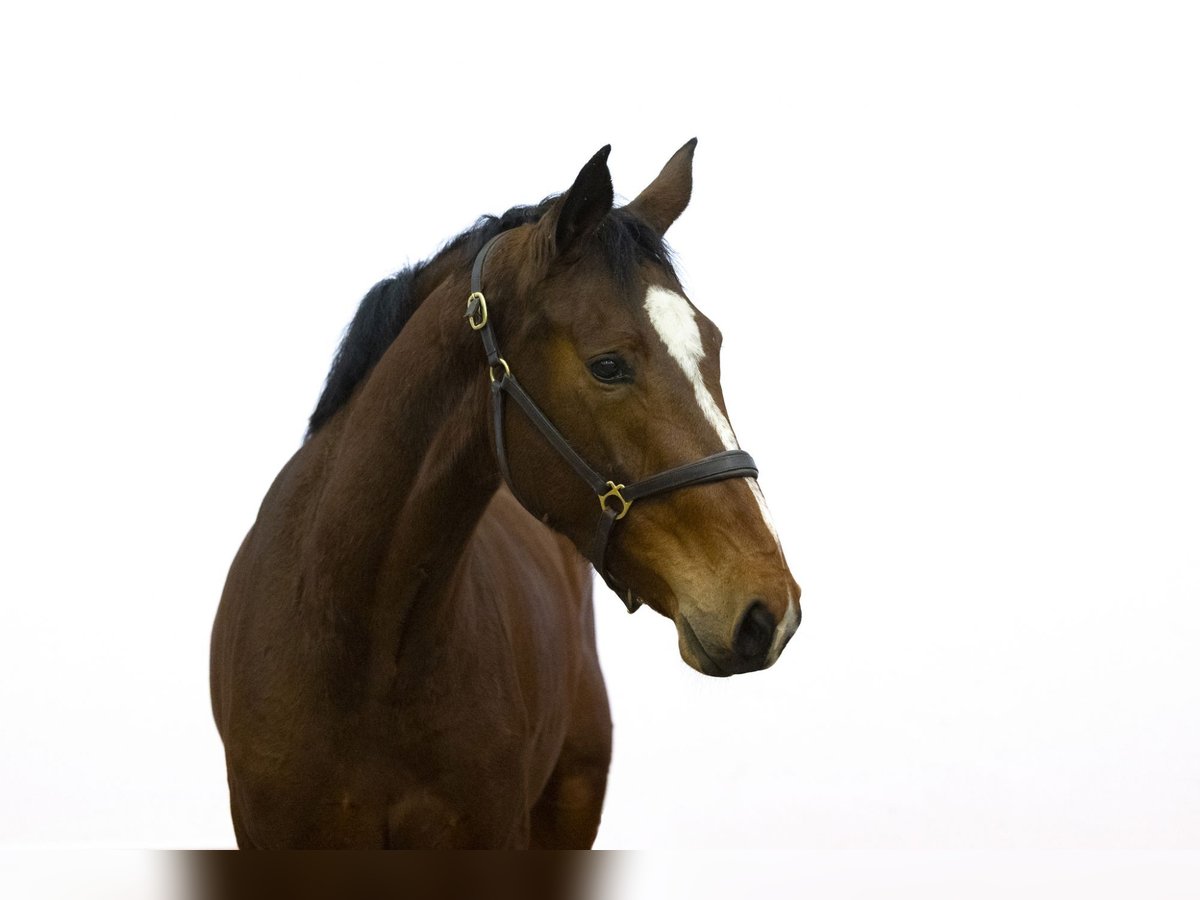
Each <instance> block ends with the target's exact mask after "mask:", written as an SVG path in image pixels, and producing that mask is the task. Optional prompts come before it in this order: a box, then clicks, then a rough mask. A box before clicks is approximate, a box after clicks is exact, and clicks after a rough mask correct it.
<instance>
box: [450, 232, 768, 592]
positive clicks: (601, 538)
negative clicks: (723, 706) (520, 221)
mask: <svg viewBox="0 0 1200 900" xmlns="http://www.w3.org/2000/svg"><path fill="white" fill-rule="evenodd" d="M500 237H501V235H496V236H495V237H493V238H492V239H491V240H490V241H488V242H487V243H486V244H484V245H483V247H482V248H481V249H480V251H479V253H477V254H476V255H475V262H474V264H473V265H472V266H471V294H470V296H469V297H467V311H466V315H465V316H464V318H466V320H467V323H468V324H469V325H470V326H471V328H472V330H474V331H475V332H476V333H477V334H478V335H479V336H480V338H481V339H482V341H483V349H484V352H485V353H486V354H487V368H488V379H489V381H490V382H491V386H492V425H493V429H492V430H493V433H494V435H495V440H496V459H497V461H498V462H499V465H500V474H501V475H503V476H504V481H505V483H506V484H507V485H508V487H509V490H511V491H512V492H513V495H514V496H516V493H517V492H516V488H515V487H514V486H513V480H512V471H511V470H510V468H509V464H508V451H507V449H506V447H505V443H504V409H505V402H504V397H505V395H507V396H509V397H510V398H512V400H513V401H514V402H515V403H516V404H517V406H519V407H520V408H521V411H522V412H524V413H525V416H526V417H527V418H528V419H529V421H530V422H531V423H533V425H534V427H535V428H537V430H538V431H539V432H541V434H542V437H544V438H545V439H546V441H547V442H548V443H549V444H550V446H552V447H553V448H554V449H555V450H557V451H558V454H559V456H561V457H562V458H563V459H564V460H566V462H567V464H568V465H569V466H570V467H571V468H572V469H574V470H575V474H577V475H578V476H579V477H580V478H582V479H583V480H584V481H585V482H586V483H587V485H588V487H589V488H591V490H592V492H593V493H594V494H595V495H596V498H597V499H598V500H599V501H600V515H599V518H598V519H597V521H596V527H595V529H594V531H593V533H592V540H591V542H590V544H589V546H588V554H587V555H588V559H589V560H590V561H591V563H592V565H593V566H594V567H595V569H596V571H597V572H599V573H600V577H601V578H603V579H604V582H605V584H607V585H608V586H609V587H610V588H612V590H613V591H614V592H616V594H617V595H618V596H619V597H620V598H621V599H622V600H623V601H624V602H625V606H626V607H627V608H628V609H629V611H630V612H631V613H632V612H636V611H637V609H638V607H639V606H641V603H642V602H641V600H640V599H638V598H637V597H636V596H634V594H633V591H631V590H630V589H629V588H627V587H626V586H625V585H623V584H621V583H620V582H619V581H617V579H616V578H614V577H613V575H612V573H610V572H609V571H608V566H607V564H606V557H607V555H608V544H609V540H610V539H611V537H612V532H613V528H614V526H615V525H616V523H617V522H619V521H620V520H621V519H623V518H625V516H626V515H627V514H628V513H629V509H630V507H631V506H632V505H633V503H634V502H635V501H637V500H642V499H645V498H646V497H653V496H654V495H655V494H664V493H667V492H668V491H674V490H678V489H679V488H684V487H690V486H691V485H695V484H706V483H708V482H712V481H721V480H723V479H725V478H757V477H758V467H757V466H755V464H754V459H753V458H752V457H751V456H750V454H749V453H746V452H745V451H743V450H725V451H723V452H721V453H714V454H712V455H711V456H706V457H704V458H703V459H699V460H696V461H695V462H690V463H686V464H684V465H682V466H676V467H675V468H673V469H667V470H665V471H663V472H659V473H658V474H657V475H651V476H649V477H648V478H644V479H642V480H641V481H636V482H634V483H632V484H630V485H628V486H626V485H624V484H618V483H616V482H615V481H613V480H611V479H607V478H605V477H604V476H602V475H601V474H600V473H598V472H597V471H596V470H595V469H593V468H592V467H591V466H590V465H589V464H588V463H587V461H586V460H585V459H584V458H583V457H582V456H580V455H579V453H578V452H577V451H576V450H575V448H574V447H572V446H571V444H570V442H569V441H568V440H567V439H566V438H565V437H564V436H563V434H562V432H561V431H559V430H558V429H557V428H555V427H554V423H553V422H551V421H550V420H549V419H548V418H547V417H546V415H545V413H543V412H542V411H541V409H539V408H538V405H537V404H536V403H534V401H533V398H532V397H530V396H529V394H527V393H526V392H525V389H524V388H522V387H521V385H520V383H519V382H518V381H517V379H516V376H515V375H513V373H512V369H511V368H510V367H509V365H508V363H507V362H506V361H505V360H504V357H502V356H501V355H500V348H499V347H498V346H497V344H496V333H495V331H493V329H492V323H491V321H490V320H489V318H488V307H487V300H486V299H485V297H484V295H483V288H482V285H483V264H484V261H485V260H486V259H487V254H488V251H489V250H491V249H492V245H493V244H495V243H496V241H497V240H498V239H499V238H500Z"/></svg>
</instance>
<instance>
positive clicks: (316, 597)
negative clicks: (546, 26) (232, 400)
mask: <svg viewBox="0 0 1200 900" xmlns="http://www.w3.org/2000/svg"><path fill="white" fill-rule="evenodd" d="M695 146H696V141H695V140H694V139H693V140H692V141H689V142H688V143H687V144H685V145H684V146H683V147H682V148H681V149H680V150H679V151H677V152H676V153H675V154H674V156H672V157H671V159H670V161H668V163H667V164H666V166H665V167H664V168H663V169H662V171H661V173H660V174H659V175H658V176H657V178H655V180H654V181H653V182H652V183H651V184H650V185H649V186H648V187H647V188H646V189H645V190H644V191H643V192H642V193H641V194H639V195H638V196H637V198H636V199H635V200H633V201H632V202H631V203H629V204H627V205H625V206H622V207H614V205H613V187H612V179H611V176H610V175H609V170H608V164H607V160H608V153H609V148H608V147H605V148H603V149H602V150H600V151H599V152H598V153H597V154H596V155H595V156H594V157H592V159H591V160H590V161H588V163H587V164H586V165H584V167H583V168H582V169H581V170H580V172H579V175H578V177H577V178H576V179H575V181H574V183H573V184H572V185H571V187H570V188H569V189H568V190H567V191H566V192H565V193H563V194H560V195H552V196H551V197H549V198H547V199H546V200H543V201H542V202H541V203H539V204H537V205H534V206H524V207H514V208H513V209H511V210H509V211H508V212H506V213H505V214H504V215H502V216H500V217H498V218H497V217H486V216H485V217H484V218H482V219H480V220H479V221H478V222H477V223H476V225H475V226H474V227H472V228H471V229H469V230H467V231H466V232H464V233H463V234H461V235H459V236H458V237H456V238H454V239H453V240H451V241H450V242H449V243H448V244H447V245H446V246H445V247H444V248H443V249H442V250H441V251H440V252H438V253H437V254H436V255H434V256H433V257H432V258H430V259H429V260H428V261H426V262H424V263H421V264H418V265H415V266H412V267H411V268H408V269H406V270H404V271H402V272H400V273H398V274H396V275H394V276H392V277H391V278H388V279H386V280H384V281H383V282H381V283H379V284H378V285H376V286H375V287H374V288H372V290H371V291H370V292H369V293H368V294H367V295H366V297H365V298H364V299H363V301H362V303H361V305H360V307H359V309H358V311H357V313H356V314H355V316H354V319H353V321H352V322H351V324H350V326H349V328H348V329H347V331H346V334H345V336H344V338H343V340H342V343H341V346H340V348H339V349H338V351H337V354H336V357H335V359H334V363H333V366H332V368H331V370H330V372H329V376H328V379H327V381H326V385H325V389H324V392H323V394H322V396H321V398H320V400H319V401H318V403H317V406H316V409H315V411H314V412H313V415H312V417H311V419H310V422H309V430H308V435H307V437H306V439H305V441H304V443H303V444H302V446H301V447H300V449H299V450H297V451H296V453H295V455H294V456H293V457H292V458H291V459H290V460H289V461H288V463H287V464H286V465H285V466H284V467H283V469H282V471H280V473H279V475H278V476H277V477H276V479H275V481H274V483H273V484H272V485H271V488H270V490H269V491H268V492H267V495H266V498H265V499H264V500H263V503H262V506H261V508H260V510H259V513H258V517H257V519H256V521H255V522H254V524H253V526H252V527H251V529H250V532H249V533H248V534H247V535H246V538H245V540H244V541H243V543H242V545H241V548H240V549H239V550H238V553H237V556H236V558H235V559H234V561H233V565H232V567H231V568H230V571H229V576H228V580H227V582H226V585H225V590H224V593H223V594H222V597H221V603H220V607H219V609H218V611H217V615H216V621H215V623H214V626H213V634H212V656H211V688H212V701H213V711H214V715H215V718H216V723H217V728H218V731H219V732H220V735H221V738H222V740H223V741H224V744H225V756H226V763H227V767H228V775H229V792H230V805H231V811H232V817H233V826H234V831H235V834H236V837H237V842H238V845H239V846H240V847H256V848H289V847H331V848H334V847H346V848H372V847H400V848H443V847H445V848H482V847H495V848H519V847H540V848H586V847H590V846H591V845H592V842H593V841H594V839H595V836H596V830H597V828H598V826H599V822H600V811H601V806H602V803H603V800H604V792H605V785H606V781H607V777H608V766H609V760H610V755H611V747H612V723H611V718H610V713H609V706H608V699H607V695H606V693H605V688H604V681H603V678H602V677H601V673H600V666H599V663H598V661H597V657H596V641H595V627H594V622H593V607H592V599H593V598H592V578H591V569H590V568H589V565H588V563H587V562H586V561H585V559H584V557H587V558H589V559H591V560H592V563H593V565H594V566H595V568H596V569H597V570H598V571H599V572H600V574H601V575H602V576H603V577H604V579H605V581H606V582H607V583H608V584H609V586H610V587H612V588H613V589H614V590H616V591H617V592H618V594H619V596H621V598H622V599H623V600H624V601H625V602H626V603H627V605H629V607H630V610H631V611H633V610H634V609H636V608H637V607H638V606H639V605H640V604H642V603H644V604H645V605H647V606H649V607H651V608H652V609H654V610H655V611H656V612H658V613H660V614H662V615H664V616H667V617H669V618H670V619H671V620H672V621H673V622H674V623H675V626H676V629H677V632H678V637H679V652H680V655H681V656H682V658H683V659H684V661H685V662H686V663H687V664H688V665H690V666H692V667H693V668H695V669H697V670H699V671H700V672H703V673H704V674H707V675H716V676H724V675H731V674H735V673H740V672H749V671H754V670H758V669H763V668H766V667H767V666H770V665H772V664H773V663H774V662H775V661H776V659H778V657H779V654H780V653H781V651H782V650H783V647H784V645H785V644H786V643H787V641H788V639H789V638H790V637H791V635H792V633H793V632H794V631H795V629H796V626H797V625H798V623H799V619H800V605H799V598H800V589H799V587H798V586H797V584H796V582H795V580H794V579H793V578H792V575H791V573H790V571H789V569H788V566H787V563H786V562H785V560H784V556H783V550H782V548H781V546H780V543H779V539H778V536H777V535H776V533H775V530H774V528H773V526H772V525H771V524H770V521H769V518H768V516H767V512H766V506H765V504H764V502H763V497H762V494H761V493H760V491H759V489H758V484H757V481H756V480H755V475H756V474H757V469H756V468H755V467H754V462H753V460H752V459H751V458H750V456H749V455H748V454H746V453H745V452H744V451H742V450H741V449H740V448H739V447H738V445H737V441H736V438H735V437H734V433H733V430H732V428H731V427H730V425H729V420H728V418H727V415H726V412H725V405H724V400H723V398H722V394H721V389H720V384H719V375H720V373H719V368H718V351H719V348H720V341H721V336H720V333H719V331H718V330H717V329H716V327H715V326H714V325H713V324H712V323H711V322H710V321H709V320H708V319H707V318H705V317H704V316H703V315H701V314H700V313H699V312H698V311H697V310H696V309H695V307H694V306H692V304H691V303H690V301H689V300H688V299H687V298H686V296H685V295H684V292H683V288H682V287H681V285H680V282H679V279H678V277H677V276H676V273H675V270H674V268H673V266H672V262H671V256H670V253H669V251H668V249H667V247H666V245H665V244H664V242H663V235H664V233H665V232H666V230H667V228H668V227H669V226H670V225H671V223H672V222H674V221H675V219H676V218H677V217H678V216H679V214H680V213H682V212H683V210H684V208H685V207H686V206H687V204H688V201H689V199H690V197H691V191H692V156H693V152H694V150H695ZM518 376H519V377H520V379H521V380H520V381H518V380H517V379H518ZM506 411H507V415H506ZM597 500H599V504H597Z"/></svg>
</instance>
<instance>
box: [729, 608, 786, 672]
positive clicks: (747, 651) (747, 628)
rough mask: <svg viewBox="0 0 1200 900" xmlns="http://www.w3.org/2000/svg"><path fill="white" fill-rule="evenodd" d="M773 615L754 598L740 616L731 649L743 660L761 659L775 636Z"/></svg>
mask: <svg viewBox="0 0 1200 900" xmlns="http://www.w3.org/2000/svg"><path fill="white" fill-rule="evenodd" d="M775 625H776V622H775V617H774V616H773V615H771V613H770V612H769V611H768V610H767V607H766V605H765V604H764V603H763V602H762V601H761V600H755V601H754V602H753V603H751V604H750V608H749V609H747V610H746V614H745V615H744V616H742V621H741V622H740V623H738V627H737V631H735V632H734V635H733V650H734V652H735V653H737V655H738V656H740V657H741V658H742V659H744V660H762V659H765V658H766V655H767V651H768V650H770V649H771V640H772V638H774V637H775Z"/></svg>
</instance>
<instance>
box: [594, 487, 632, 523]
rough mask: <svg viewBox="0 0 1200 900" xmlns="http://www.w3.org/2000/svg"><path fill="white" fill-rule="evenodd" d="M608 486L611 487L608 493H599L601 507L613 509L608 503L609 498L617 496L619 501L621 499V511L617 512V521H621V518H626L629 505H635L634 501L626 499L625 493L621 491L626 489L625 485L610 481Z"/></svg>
mask: <svg viewBox="0 0 1200 900" xmlns="http://www.w3.org/2000/svg"><path fill="white" fill-rule="evenodd" d="M608 487H609V492H608V493H607V494H600V495H599V497H600V508H601V509H603V510H608V509H611V507H610V506H609V505H608V498H609V497H616V498H617V499H618V500H619V501H621V511H620V512H619V513H617V521H620V520H621V519H623V518H625V514H626V513H627V512H629V507H631V506H633V501H632V500H626V499H625V497H624V495H623V494H622V493H621V491H623V490H625V485H623V484H616V483H614V482H612V481H610V482H609V483H608ZM614 511H615V510H614Z"/></svg>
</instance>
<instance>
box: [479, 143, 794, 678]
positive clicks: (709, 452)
mask: <svg viewBox="0 0 1200 900" xmlns="http://www.w3.org/2000/svg"><path fill="white" fill-rule="evenodd" d="M695 146H696V142H695V140H692V141H689V142H688V143H687V144H685V145H684V146H683V147H682V148H681V149H680V150H679V151H678V152H676V153H675V155H674V156H672V157H671V159H670V160H669V161H668V162H667V164H666V166H665V167H664V168H663V169H662V171H661V173H660V174H659V175H658V177H657V178H655V179H654V181H653V182H652V183H651V184H650V185H649V186H648V187H647V188H646V189H645V190H644V191H642V192H641V193H640V194H639V195H638V196H637V198H636V199H635V200H633V201H632V202H631V203H629V204H628V205H626V206H623V207H614V205H613V187H612V179H611V176H610V174H609V170H608V165H607V158H608V152H609V148H608V147H605V148H604V149H602V150H601V151H600V152H598V153H597V154H596V155H595V156H594V157H592V159H591V160H589V161H588V163H587V164H586V165H584V167H583V169H582V170H581V171H580V172H579V175H578V177H577V178H576V179H575V182H574V183H573V184H572V185H571V187H570V188H569V189H568V190H567V191H566V192H565V193H563V194H562V195H560V196H559V197H558V198H557V199H556V200H554V201H553V202H551V203H550V204H549V206H548V207H547V209H546V212H545V213H544V215H542V216H541V217H540V218H538V219H537V220H536V221H532V222H527V223H525V224H522V225H520V226H519V227H516V228H513V229H511V230H509V231H506V232H504V233H503V234H502V235H501V236H500V237H499V239H498V240H496V241H495V246H494V247H492V248H491V249H490V250H488V249H485V250H484V251H482V252H481V257H480V258H479V260H478V265H477V266H476V280H477V281H480V282H481V284H482V285H483V286H484V287H485V290H486V297H487V301H486V302H488V303H490V304H491V308H492V316H491V322H492V324H489V325H487V326H483V325H482V318H483V316H482V314H481V312H480V310H479V308H478V302H477V303H476V306H475V307H474V308H471V309H470V310H469V311H470V312H471V314H472V318H471V321H472V324H473V326H479V327H486V329H487V332H488V333H489V334H493V340H494V342H495V344H496V346H497V347H498V348H499V349H497V350H496V351H495V352H494V353H492V352H490V351H489V352H490V359H491V360H492V363H491V368H490V371H491V372H492V378H493V384H494V385H496V388H495V389H494V392H496V393H497V394H498V397H497V402H498V403H500V404H501V409H500V410H499V411H498V414H497V416H496V418H495V422H496V423H498V424H497V425H495V426H494V429H496V430H498V431H499V433H498V434H497V435H496V438H497V441H496V444H497V447H498V451H497V453H498V455H499V456H500V465H501V468H502V470H504V472H505V475H506V477H507V478H508V480H509V482H510V485H511V487H512V490H513V493H514V494H515V495H516V496H517V497H518V498H519V499H520V501H521V502H522V503H523V504H524V505H525V507H526V508H527V509H528V510H529V511H530V512H532V513H533V514H534V515H536V516H538V517H539V518H541V519H543V520H544V521H545V522H547V523H548V524H549V525H550V526H552V527H553V528H555V529H557V530H558V531H560V532H561V533H563V534H565V535H566V536H567V537H569V538H570V539H571V540H572V541H573V542H574V544H575V545H576V547H578V548H579V549H580V551H581V552H583V553H584V554H585V555H587V556H589V558H591V559H592V560H593V562H594V563H595V565H596V566H597V569H598V570H599V571H600V572H601V574H602V575H603V576H604V577H605V579H606V580H607V581H608V583H609V584H610V586H612V587H614V588H615V589H617V590H618V591H619V592H622V593H624V594H626V600H627V602H629V603H630V604H631V610H632V609H633V608H636V605H637V604H638V603H639V602H644V603H645V604H646V605H648V606H650V607H651V608H653V609H654V610H656V611H657V612H659V613H661V614H662V615H664V616H667V617H668V618H670V619H671V620H672V621H673V622H674V623H675V626H676V630H677V631H678V636H679V651H680V654H681V656H682V657H683V659H684V660H685V661H686V662H687V663H688V664H689V665H690V666H692V667H693V668H695V669H697V670H698V671H700V672H703V673H705V674H707V675H731V674H735V673H740V672H749V671H755V670H758V669H763V668H766V667H768V666H770V665H772V664H773V663H774V662H775V661H776V659H778V657H779V654H780V653H781V652H782V650H783V648H784V645H785V644H786V643H787V641H788V640H789V638H790V637H791V636H792V634H793V632H794V631H795V629H796V627H797V625H798V624H799V621H800V603H799V601H800V588H799V587H798V585H797V584H796V581H795V579H794V578H793V577H792V574H791V572H790V571H789V569H788V566H787V562H786V561H785V559H784V554H783V550H782V547H781V545H780V541H779V537H778V535H777V533H776V531H775V529H774V527H773V526H772V524H771V521H770V518H769V515H768V512H767V508H766V504H765V502H764V500H763V495H762V493H761V491H760V490H759V487H758V483H757V481H756V480H755V478H754V477H753V474H755V473H756V472H757V470H756V469H754V467H753V461H752V460H750V459H749V456H748V455H747V454H745V453H741V452H740V448H739V447H738V443H737V439H736V437H735V436H734V432H733V428H732V426H731V425H730V423H729V417H728V414H727V412H726V408H725V401H724V398H723V396H722V393H721V370H720V351H721V332H720V331H719V330H718V328H717V326H716V325H714V324H713V322H712V321H710V320H709V319H708V318H707V317H706V316H705V315H704V314H703V313H701V312H700V311H699V310H698V309H696V307H695V306H694V305H693V304H692V302H691V301H690V300H689V299H688V297H687V294H686V293H685V291H684V289H683V287H682V285H681V284H680V281H679V278H678V276H677V275H676V273H675V270H674V268H673V266H672V264H671V257H670V253H669V251H668V250H667V249H666V246H665V245H664V243H663V235H664V234H665V233H666V231H667V229H668V228H669V227H670V226H671V224H672V223H673V222H674V221H675V220H676V219H677V218H678V217H679V215H680V214H681V213H682V212H683V210H684V208H685V207H686V206H687V204H688V200H689V199H690V196H691V190H692V157H693V153H694V151H695ZM484 256H486V260H485V259H484V258H483V257H484ZM493 327H494V329H495V330H494V332H492V331H491V329H492V328H493ZM485 346H486V339H485ZM500 353H503V357H502V358H500V359H499V361H496V359H497V357H498V356H499V354H500ZM518 376H519V378H520V382H519V383H520V384H521V385H523V386H524V387H523V388H521V389H517V388H515V387H513V386H515V385H516V384H517V381H516V379H517V377H518ZM505 386H508V387H511V388H513V390H512V391H509V392H508V393H513V391H517V390H519V393H521V394H524V398H525V400H529V401H530V403H529V404H527V405H526V404H525V403H524V401H522V406H523V409H524V412H525V414H524V415H520V414H515V413H513V412H512V411H511V408H512V405H513V404H512V403H511V399H512V398H511V397H510V398H509V402H507V407H508V408H509V412H508V414H507V415H505V413H504V405H505V404H506V401H505V398H504V397H503V396H500V395H503V394H504V393H505V391H503V390H500V388H503V387H505ZM514 396H515V394H514ZM517 399H518V400H520V399H521V398H519V397H518V398H517ZM539 414H540V415H541V416H542V417H543V418H544V420H545V424H549V423H552V425H551V427H550V429H549V430H548V429H547V428H546V427H545V424H542V425H539V424H538V421H537V419H538V416H539ZM554 433H557V434H558V435H559V436H560V437H561V438H562V439H564V440H565V443H566V444H567V445H569V449H563V448H561V447H557V446H556V443H555V440H554V439H553V434H554ZM572 454H574V455H575V458H576V462H574V463H573V462H572V460H571V459H570V457H571V456H572ZM696 461H702V464H700V465H697V466H689V464H692V463H696ZM675 472H681V473H683V474H681V475H675V476H672V475H671V474H667V475H666V476H664V478H660V479H659V481H657V482H656V481H655V480H654V479H655V478H656V477H657V476H659V475H660V473H675ZM597 473H598V474H597ZM581 475H582V476H583V477H582V478H581ZM691 476H694V477H691ZM589 482H596V483H592V484H589ZM664 482H665V487H664ZM634 484H638V485H642V486H645V485H648V484H653V485H654V486H655V487H657V488H660V489H659V490H644V491H643V492H642V493H641V494H637V496H636V497H635V496H633V495H634V494H635V493H637V491H636V489H631V490H623V489H624V488H625V486H626V485H634ZM597 485H599V486H600V487H599V489H597ZM605 486H606V487H607V491H606V490H605ZM598 499H599V505H598V504H597V500H598ZM598 528H599V529H601V531H599V532H598V531H597V529H598ZM597 534H600V538H599V549H597V546H598V543H597ZM597 557H599V558H597Z"/></svg>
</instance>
